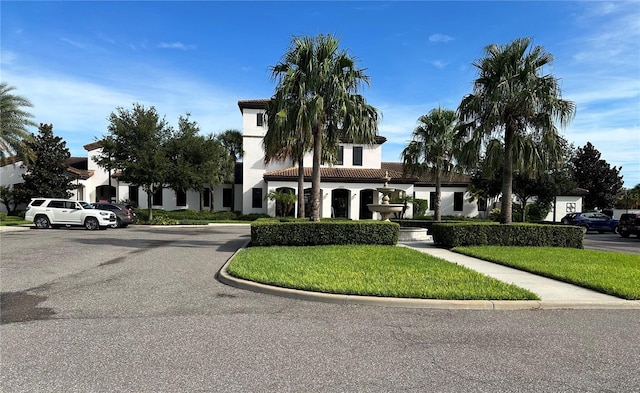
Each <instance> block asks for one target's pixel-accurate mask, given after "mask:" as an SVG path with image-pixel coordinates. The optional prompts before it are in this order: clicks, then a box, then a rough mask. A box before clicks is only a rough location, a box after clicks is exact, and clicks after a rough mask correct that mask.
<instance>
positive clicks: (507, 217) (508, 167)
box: [500, 125, 515, 224]
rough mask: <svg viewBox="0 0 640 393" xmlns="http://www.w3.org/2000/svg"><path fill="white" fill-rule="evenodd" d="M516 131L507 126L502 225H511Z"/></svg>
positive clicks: (501, 213) (503, 173)
mask: <svg viewBox="0 0 640 393" xmlns="http://www.w3.org/2000/svg"><path fill="white" fill-rule="evenodd" d="M514 133H515V131H514V129H513V128H512V127H511V126H510V125H507V127H506V130H505V137H504V168H503V171H502V205H501V209H500V223H501V224H511V222H512V218H513V214H512V213H513V207H512V203H511V199H512V195H513V139H514V136H515V135H514Z"/></svg>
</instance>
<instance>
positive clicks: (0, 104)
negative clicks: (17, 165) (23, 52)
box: [0, 82, 37, 163]
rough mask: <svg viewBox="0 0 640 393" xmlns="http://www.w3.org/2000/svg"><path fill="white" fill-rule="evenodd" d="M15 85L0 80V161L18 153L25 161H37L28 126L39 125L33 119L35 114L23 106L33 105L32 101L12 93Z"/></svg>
mask: <svg viewBox="0 0 640 393" xmlns="http://www.w3.org/2000/svg"><path fill="white" fill-rule="evenodd" d="M12 90H15V87H12V86H9V85H8V84H7V83H5V82H0V162H2V163H4V161H5V160H6V159H7V158H8V157H10V156H12V155H16V156H17V157H18V158H19V159H21V160H22V161H24V162H25V163H30V162H34V161H35V155H34V153H33V151H32V150H31V149H30V148H29V146H28V144H27V142H29V141H33V138H34V137H33V134H31V133H30V132H29V131H27V127H28V126H33V127H37V124H36V123H35V122H33V121H32V120H31V118H32V117H33V115H32V114H31V113H29V112H27V111H26V110H24V109H22V107H33V105H32V104H31V102H30V101H29V100H28V99H26V98H24V97H22V96H19V95H15V94H11V91H12Z"/></svg>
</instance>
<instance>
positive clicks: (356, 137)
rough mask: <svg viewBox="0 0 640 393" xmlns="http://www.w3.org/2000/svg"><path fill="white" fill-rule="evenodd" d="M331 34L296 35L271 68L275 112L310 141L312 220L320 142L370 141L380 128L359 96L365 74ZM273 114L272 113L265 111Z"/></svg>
mask: <svg viewBox="0 0 640 393" xmlns="http://www.w3.org/2000/svg"><path fill="white" fill-rule="evenodd" d="M338 44H339V42H338V40H337V39H335V38H333V37H332V36H331V35H326V36H325V35H319V36H317V37H315V38H313V37H294V38H293V40H292V44H291V46H290V48H289V50H288V51H287V52H286V53H285V54H284V56H283V58H282V60H281V61H280V62H279V63H278V64H276V65H275V66H274V67H273V68H272V75H273V76H274V78H276V79H277V80H278V83H277V86H276V89H275V94H274V96H273V98H272V101H276V103H275V104H274V108H277V109H278V112H276V113H277V114H278V115H280V116H282V117H285V118H287V119H292V122H290V123H289V124H290V126H291V127H292V129H294V130H296V131H295V134H297V135H299V136H300V137H299V138H298V140H299V142H300V143H302V144H306V143H307V141H309V140H311V141H312V146H313V170H312V175H311V178H312V179H311V182H312V186H311V190H312V191H311V198H312V205H311V206H312V213H311V219H312V220H313V221H318V220H320V164H321V160H322V157H323V155H324V156H333V155H335V154H327V152H324V151H323V145H324V146H330V147H335V146H337V141H339V140H340V139H342V138H349V139H352V140H353V141H354V142H355V143H365V144H372V143H374V141H375V137H376V136H377V130H378V112H377V110H376V109H375V108H374V107H372V106H371V105H368V104H367V103H366V102H365V99H364V97H362V96H361V95H358V94H357V92H358V88H359V87H360V85H361V84H368V83H369V77H368V76H366V75H365V74H364V70H361V69H359V68H357V66H356V64H355V63H356V59H355V58H353V57H350V56H349V55H348V54H347V52H346V51H339V49H338ZM267 114H268V115H270V116H273V115H274V114H275V113H269V112H268V113H267Z"/></svg>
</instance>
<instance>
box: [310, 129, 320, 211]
mask: <svg viewBox="0 0 640 393" xmlns="http://www.w3.org/2000/svg"><path fill="white" fill-rule="evenodd" d="M321 156H322V128H321V127H320V126H319V125H317V126H316V127H315V130H314V132H313V170H312V173H311V198H312V205H311V221H320V197H321V195H320V157H321Z"/></svg>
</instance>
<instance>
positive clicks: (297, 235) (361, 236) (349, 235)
mask: <svg viewBox="0 0 640 393" xmlns="http://www.w3.org/2000/svg"><path fill="white" fill-rule="evenodd" d="M399 233H400V226H399V225H398V224H394V223H392V222H384V221H320V222H311V221H285V222H281V221H279V220H276V219H259V220H256V221H254V222H253V223H252V224H251V245H253V246H319V245H330V244H386V245H394V244H396V243H397V242H398V236H399Z"/></svg>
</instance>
